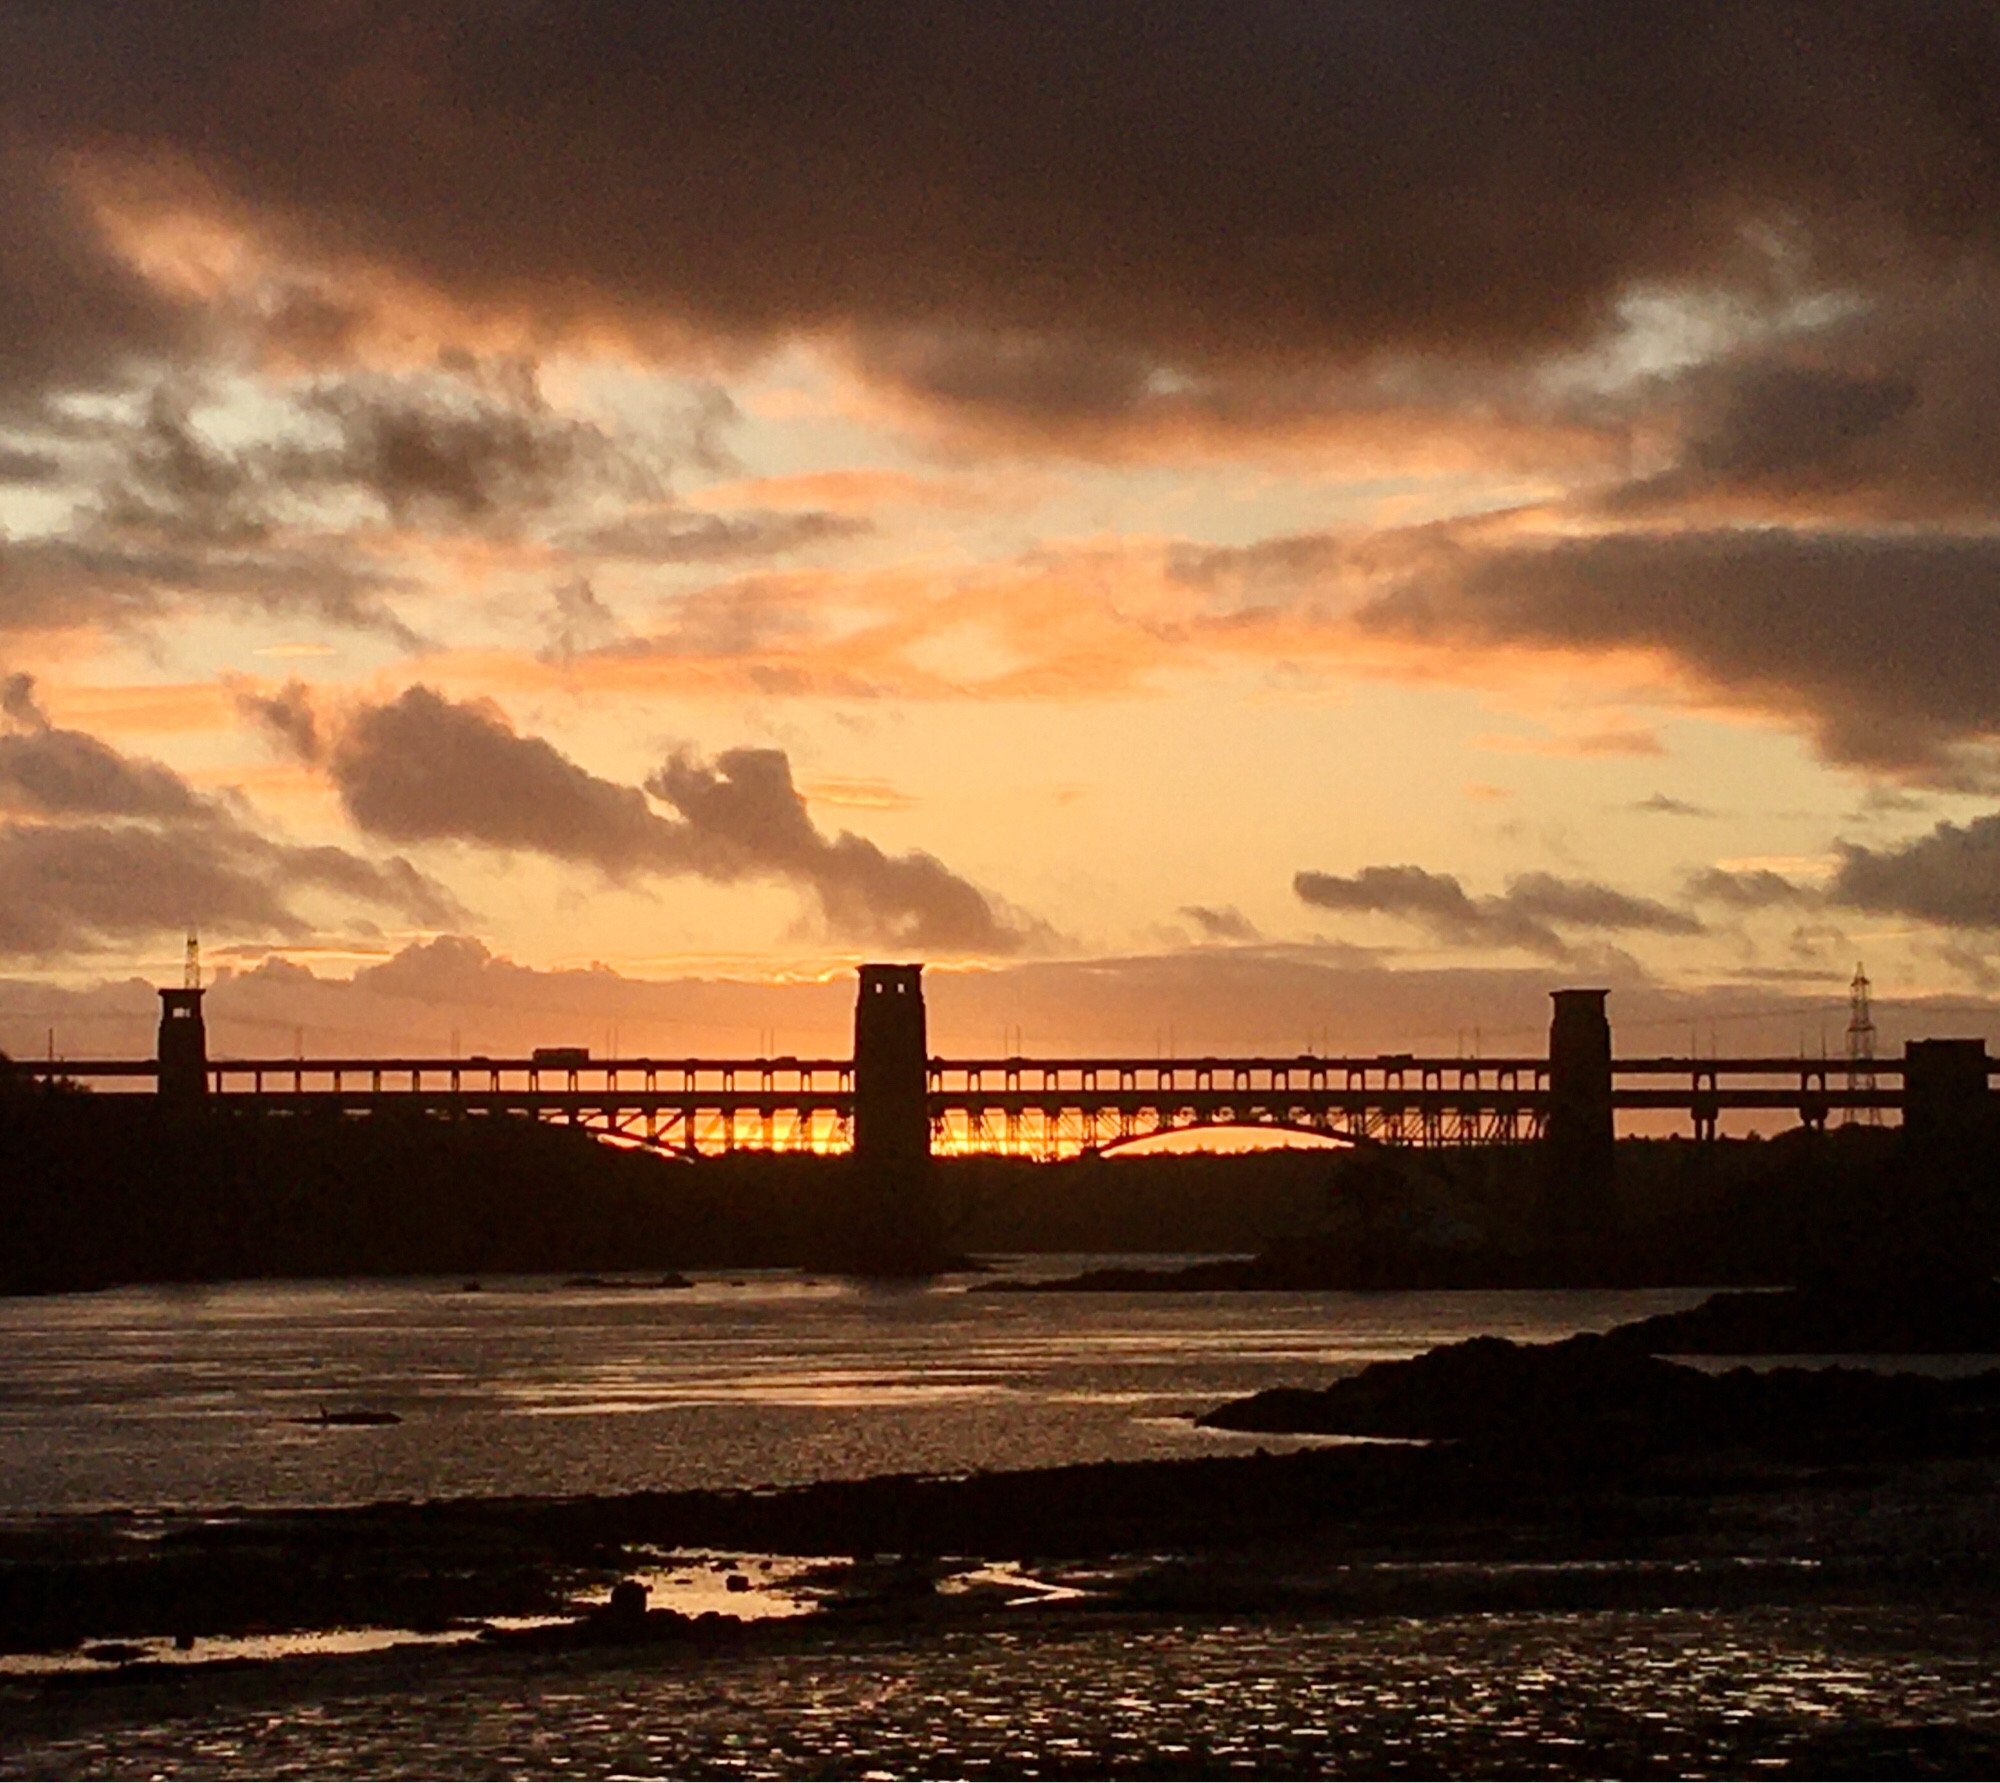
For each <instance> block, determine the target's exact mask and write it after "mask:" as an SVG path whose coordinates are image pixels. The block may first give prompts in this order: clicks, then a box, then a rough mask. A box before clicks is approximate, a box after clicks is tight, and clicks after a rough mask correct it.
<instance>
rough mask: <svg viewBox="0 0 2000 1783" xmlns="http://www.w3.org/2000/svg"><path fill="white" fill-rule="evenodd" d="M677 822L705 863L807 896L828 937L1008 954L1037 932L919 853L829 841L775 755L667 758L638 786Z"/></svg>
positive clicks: (736, 752) (846, 834) (844, 839)
mask: <svg viewBox="0 0 2000 1783" xmlns="http://www.w3.org/2000/svg"><path fill="white" fill-rule="evenodd" d="M646 790H647V791H648V792H650V793H652V794H653V796H654V797H655V798H659V799H664V800H666V801H667V802H668V803H669V804H671V805H672V806H673V807H674V809H675V810H677V811H678V812H680V814H681V816H682V817H683V818H684V819H685V820H686V822H685V828H686V831H687V833H688V836H689V838H690V840H691V841H693V842H694V843H695V844H696V845H697V846H698V847H699V849H700V850H701V852H702V854H703V855H704V856H705V855H707V854H708V852H709V850H711V849H714V848H717V847H720V848H721V849H723V850H725V851H728V853H729V854H731V855H733V857H734V859H735V860H736V861H737V862H740V863H741V865H740V866H739V867H738V868H737V869H736V870H737V871H744V872H762V873H770V872H777V873H780V874H783V875H785V876H786V877H788V878H791V879H793V880H795V881H797V882H799V883H801V884H803V885H805V886H807V887H809V888H810V889H811V891H812V893H813V896H814V897H815V898H816V899H817V900H818V902H819V906H820V909H821V911H822V912H823V913H824V914H825V917H826V919H827V922H828V923H829V924H830V925H831V926H832V927H833V929H834V930H835V931H836V932H838V933H841V934H848V935H856V936H862V937H866V938H869V939H872V940H880V941H884V942H888V943H891V944H893V945H896V946H899V947H912V948H941V949H944V950H947V951H950V952H975V953H1003V954H1004V953H1015V952H1018V951H1019V950H1020V948H1021V947H1022V946H1023V945H1024V943H1026V942H1027V941H1028V940H1029V939H1030V938H1032V937H1033V936H1034V935H1035V934H1036V933H1037V932H1038V930H1037V926H1036V925H1033V924H1028V923H1023V922H1021V921H1020V920H1019V919H1018V918H1016V917H1014V916H1013V915H1012V914H1011V913H1007V912H1003V911H1001V910H999V909H997V908H996V907H995V905H994V904H993V902H992V901H991V900H990V899H989V898H988V897H987V896H986V894H985V893H983V892H981V891H980V890H979V889H978V888H977V887H976V886H974V885H972V884H970V883H969V882H968V881H966V880H964V879H961V878H959V876H958V875H957V874H955V873H954V872H952V871H951V869H950V868H949V867H947V866H946V865H945V864H944V863H943V862H942V861H940V860H938V859H936V858H935V857H934V856H932V855H928V854H925V853H923V852H922V851H921V850H917V851H913V852H911V853H909V854H899V855H889V854H885V853H883V851H882V850H881V849H880V848H878V847H877V846H876V845H875V844H874V843H873V842H870V841H868V840H867V839H866V838H864V837H861V836H857V835H855V834H854V833H853V832H852V831H849V830H843V831H841V833H840V834H839V835H838V836H834V837H831V838H829V837H828V836H827V835H826V834H825V833H824V832H823V831H822V830H821V829H820V828H819V827H818V826H817V825H816V824H815V823H814V822H813V821H812V818H811V816H810V814H809V813H808V812H807V810H806V802H805V800H804V799H803V798H801V797H800V796H799V793H798V790H797V789H796V788H795V787H794V786H793V785H792V770H791V764H790V763H789V762H788V761H787V760H786V758H785V755H784V753H783V751H781V750H777V749H729V750H724V751H723V753H722V754H721V755H719V756H717V757H716V759H715V763H714V765H713V766H712V767H711V766H709V765H707V764H705V763H703V762H702V761H700V760H699V759H697V758H695V757H693V756H690V755H685V754H683V755H676V756H674V757H673V758H672V759H671V760H669V761H668V762H667V763H666V764H665V765H664V766H662V767H661V768H660V769H659V771H658V772H657V773H655V774H653V775H652V776H650V777H649V778H648V779H647V781H646Z"/></svg>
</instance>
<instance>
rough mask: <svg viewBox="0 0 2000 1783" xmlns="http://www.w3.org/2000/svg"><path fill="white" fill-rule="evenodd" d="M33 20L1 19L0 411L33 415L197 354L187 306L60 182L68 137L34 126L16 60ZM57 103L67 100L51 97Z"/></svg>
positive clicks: (54, 124)
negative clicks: (45, 402) (60, 398)
mask: <svg viewBox="0 0 2000 1783" xmlns="http://www.w3.org/2000/svg"><path fill="white" fill-rule="evenodd" d="M35 23H36V21H34V20H32V19H29V18H27V17H25V16H23V15H21V14H20V13H18V12H17V13H13V14H11V15H9V16H8V17H7V18H6V19H4V20H0V46H4V47H0V64H5V65H7V71H6V72H0V111H4V114H5V115H6V117H7V119H8V129H7V132H6V136H5V138H4V140H0V413H6V412H8V411H14V412H17V413H20V414H23V415H28V416H34V415H37V414H38V413H39V412H40V410H41V406H42V399H43V398H44V397H45V396H46V395H47V394H48V393H49V392H51V391H55V390H66V389H79V388H86V389H87V388H102V387H108V386H113V385H117V384H122V383H124V382H125V381H126V380H127V379H128V378H130V377H131V376H132V375H133V374H134V373H135V372H136V371H138V370H139V369H141V368H142V367H144V366H145V365H146V364H147V363H148V362H149V361H152V360H155V359H157V358H159V357H162V356H166V355H170V354H173V353H175V352H177V351H185V350H188V349H190V348H192V347H193V346H195V345H196V344H197V343H198V341H199V338H200V331H199V329H198V326H197V325H196V323H195V319H194V316H193V314H192V312H191V310H190V308H189V307H188V306H186V305H183V304H180V303H178V302H176V301H174V300H173V299H171V298H169V297H166V296H164V295H163V294H162V293H161V292H160V291H159V290H157V289H156V288H155V287H154V286H152V285H150V284H148V283H147V282H146V281H145V280H144V279H143V278H141V277H140V275H139V274H138V273H137V272H136V271H135V270H134V269H133V268H132V267H131V266H129V265H128V264H126V263H125V262H124V261H123V260H122V259H121V258H120V257H119V256H118V255H117V254H116V253H114V252H113V251H112V250H111V248H110V247H109V245H108V244H107V243H106V242H105V240H104V238H103V235H102V233H101V231H100V230H99V229H98V228H97V226H96V224H95V221H94V220H93V218H92V217H91V215H90V212H89V208H88V206H87V205H86V204H85V203H84V202H83V201H82V200H81V198H80V197H79V196H78V195H77V194H75V193H74V192H73V191H69V190H66V189H65V188H64V186H63V183H62V181H61V179H60V177H59V174H58V168H57V158H58V156H59V154H60V145H61V137H62V131H61V126H60V123H59V121H58V120H57V119H56V118H54V117H44V119H43V122H44V123H45V124H47V126H48V128H47V129H45V130H43V131H39V132H38V131H36V130H35V129H34V128H33V127H32V125H31V124H30V119H31V118H33V117H34V116H35V114H36V112H38V111H41V110H42V109H43V108H42V107H41V106H39V105H35V104H33V103H32V102H31V101H30V100H29V98H28V97H27V96H26V95H24V94H23V92H22V91H21V83H22V80H23V78H24V77H25V78H27V79H30V80H32V76H28V75H27V71H26V70H25V69H24V68H22V67H21V65H20V64H18V63H9V53H10V51H13V50H15V49H17V48H19V47H20V38H21V35H22V33H23V32H24V31H32V30H33V28H34V26H35ZM44 97H45V98H46V99H47V100H48V101H49V102H50V104H51V106H52V107H53V106H57V105H59V104H60V100H59V98H58V96H57V95H55V94H53V93H50V94H47V95H45V96H44Z"/></svg>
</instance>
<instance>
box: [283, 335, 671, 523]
mask: <svg viewBox="0 0 2000 1783" xmlns="http://www.w3.org/2000/svg"><path fill="white" fill-rule="evenodd" d="M449 369H451V370H452V371H453V372H455V374H456V375H453V376H447V377H439V378H432V379H428V380H423V381H417V380H410V379H385V378H365V379H364V378H347V379H341V380H336V381H334V382H330V383H328V384H325V385H322V386H321V387H319V388H318V389H316V390H314V391H313V392H312V393H311V394H310V395H309V396H308V397H307V399H306V402H305V405H304V406H305V409H306V412H307V414H308V415H309V416H318V417H320V418H323V419H324V420H326V421H329V422H331V423H332V424H333V426H334V428H335V429H336V430H337V433H338V442H337V443H336V444H334V445H332V446H329V447H326V448H322V449H320V450H316V451H315V450H311V449H299V448H292V449H289V450H286V451H284V452H282V453H280V454H279V455H278V465H277V468H278V470H279V473H280V475H281V476H282V478H283V480H284V481H285V483H286V484H287V485H288V486H290V487H294V488H297V487H300V486H304V487H307V488H310V487H312V486H313V485H315V484H317V485H322V486H326V487H330V488H333V489H342V488H346V489H353V490H359V491H363V492H365V493H367V494H368V495H369V496H371V497H372V498H373V499H375V500H377V501H379V502H380V503H381V504H382V506H383V507H384V508H385V509H386V510H387V512H388V513H389V514H390V516H391V517H392V518H394V519H396V520H398V521H402V520H418V521H422V522H425V523H428V524H436V523H438V522H440V521H444V522H449V523H456V524H459V525H468V526H478V525H485V524H490V523H494V522H496V521H497V522H501V523H504V524H508V525H514V524H518V523H519V522H520V521H521V520H522V519H523V518H524V517H525V516H527V515H530V514H533V513H537V512H540V511H541V510H544V509H547V508H550V507H553V506H554V505H555V504H556V502H557V500H558V499H559V498H560V497H561V496H562V495H563V494H564V493H565V492H566V491H568V490H570V489H572V488H575V487H578V486H583V485H588V486H589V487H591V488H592V489H594V490H598V491H605V492H610V491H616V490H620V489H622V490H623V491H624V492H626V493H628V494H636V495H642V496H643V495H649V494H657V493H658V492H659V487H660V485H659V482H658V478H657V475H656V473H655V472H654V470H653V469H652V468H651V467H649V466H647V465H645V464H644V463H642V462H641V461H640V460H639V459H638V458H637V457H635V456H634V455H633V454H632V453H630V452H628V451H627V450H625V449H624V448H623V447H622V446H621V445H619V444H618V443H617V442H615V441H614V440H613V439H612V437H611V435H610V434H609V433H607V432H606V431H605V430H604V429H602V428H600V427H598V426H596V425H595V424H593V423H590V422H587V421H581V420H577V419H575V418H573V417H568V416H564V415H560V414H558V413H557V412H556V411H554V410H553V409H551V408H550V406H549V405H548V403H547V402H546V401H545V400H544V399H543V397H542V395H541V392H540V390H539V388H538V387H537V385H536V382H535V379H534V376H533V372H532V370H531V369H530V368H527V367H523V366H518V365H516V366H507V365H502V366H499V367H496V368H482V367H480V366H479V365H477V364H476V363H475V362H474V361H472V360H470V359H460V360H458V361H455V362H454V364H453V365H452V367H451V368H449Z"/></svg>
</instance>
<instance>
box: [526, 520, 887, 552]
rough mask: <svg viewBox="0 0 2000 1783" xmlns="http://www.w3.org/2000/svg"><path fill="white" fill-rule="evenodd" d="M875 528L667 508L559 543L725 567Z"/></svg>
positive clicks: (858, 523) (568, 535)
mask: <svg viewBox="0 0 2000 1783" xmlns="http://www.w3.org/2000/svg"><path fill="white" fill-rule="evenodd" d="M873 530H874V526H873V523H872V522H870V521H868V520H865V519H861V518H859V517H857V516H854V515H849V514H826V513H819V512H813V511H808V512H806V513H798V514H786V513H752V514H735V515H725V514H700V513H690V512H689V511H687V510H685V509H679V508H667V509H660V510H655V511H653V512H650V513H637V514H631V515H627V516H626V517H624V518H623V519H619V520H614V521H609V522H607V523H606V524H604V525H602V526H593V527H588V528H585V529H583V530H582V531H578V532H571V533H566V534H564V535H563V537H562V539H561V540H560V542H561V543H562V544H563V545H565V546H566V547H567V548H568V549H570V550H572V551H576V552H580V553H582V554H584V555H586V556H591V557H622V558H629V559H632V560H633V561H636V562H640V563H727V562H730V561H732V560H735V559H739V558H746V557H776V556H779V555H781V554H783V553H784V552H787V551H797V550H799V549H801V548H802V547H804V546H807V545H819V544H824V543H826V542H827V541H828V540H829V539H848V538H855V537H858V536H860V535H861V534H864V533H868V532H872V531H873Z"/></svg>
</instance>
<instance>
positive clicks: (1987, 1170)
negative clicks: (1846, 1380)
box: [1857, 1040, 2000, 1282]
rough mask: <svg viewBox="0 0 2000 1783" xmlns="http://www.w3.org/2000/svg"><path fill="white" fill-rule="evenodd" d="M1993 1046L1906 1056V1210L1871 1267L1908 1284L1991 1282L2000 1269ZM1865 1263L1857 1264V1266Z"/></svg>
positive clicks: (1942, 1046) (1917, 1045)
mask: <svg viewBox="0 0 2000 1783" xmlns="http://www.w3.org/2000/svg"><path fill="white" fill-rule="evenodd" d="M1990 1068H1991V1061H1990V1060H1989V1058H1988V1057H1987V1052H1986V1042H1985V1041H1984V1040H1912V1041H1911V1042H1909V1044H1908V1045H1907V1046H1906V1047H1905V1048H1904V1051H1903V1137H1902V1146H1901V1158H1900V1160H1899V1162H1900V1173H1901V1176H1902V1195H1901V1205H1900V1207H1899V1208H1898V1209H1897V1210H1896V1216H1895V1217H1896V1229H1895V1230H1894V1231H1892V1232H1891V1233H1889V1234H1887V1235H1886V1236H1885V1238H1884V1240H1883V1242H1882V1243H1881V1245H1880V1246H1879V1250H1880V1252H1881V1253H1883V1254H1882V1255H1878V1256H1877V1257H1876V1258H1874V1259H1872V1262H1873V1265H1874V1266H1875V1267H1877V1268H1879V1267H1880V1266H1881V1265H1882V1264H1883V1263H1884V1262H1885V1261H1887V1260H1888V1259H1889V1258H1895V1259H1896V1261H1895V1263H1894V1264H1893V1265H1892V1266H1893V1267H1897V1268H1899V1270H1900V1272H1901V1273H1902V1274H1904V1275H1905V1276H1918V1277H1931V1278H1949V1277H1957V1276H1962V1275H1968V1274H1969V1275H1971V1276H1973V1277H1975V1278H1976V1279H1978V1280H1980V1281H1982V1282H1983V1281H1985V1280H1987V1279H1988V1278H1990V1277H1991V1275H1992V1273H1993V1270H1994V1267H1995V1265H1996V1262H2000V1121H1996V1118H1995V1116H1996V1105H1995V1100H1994V1096H1993V1092H1992V1090H1991V1089H1990V1088H1989V1087H1988V1072H1989V1070H1990ZM1857 1261H1858V1260H1857Z"/></svg>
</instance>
